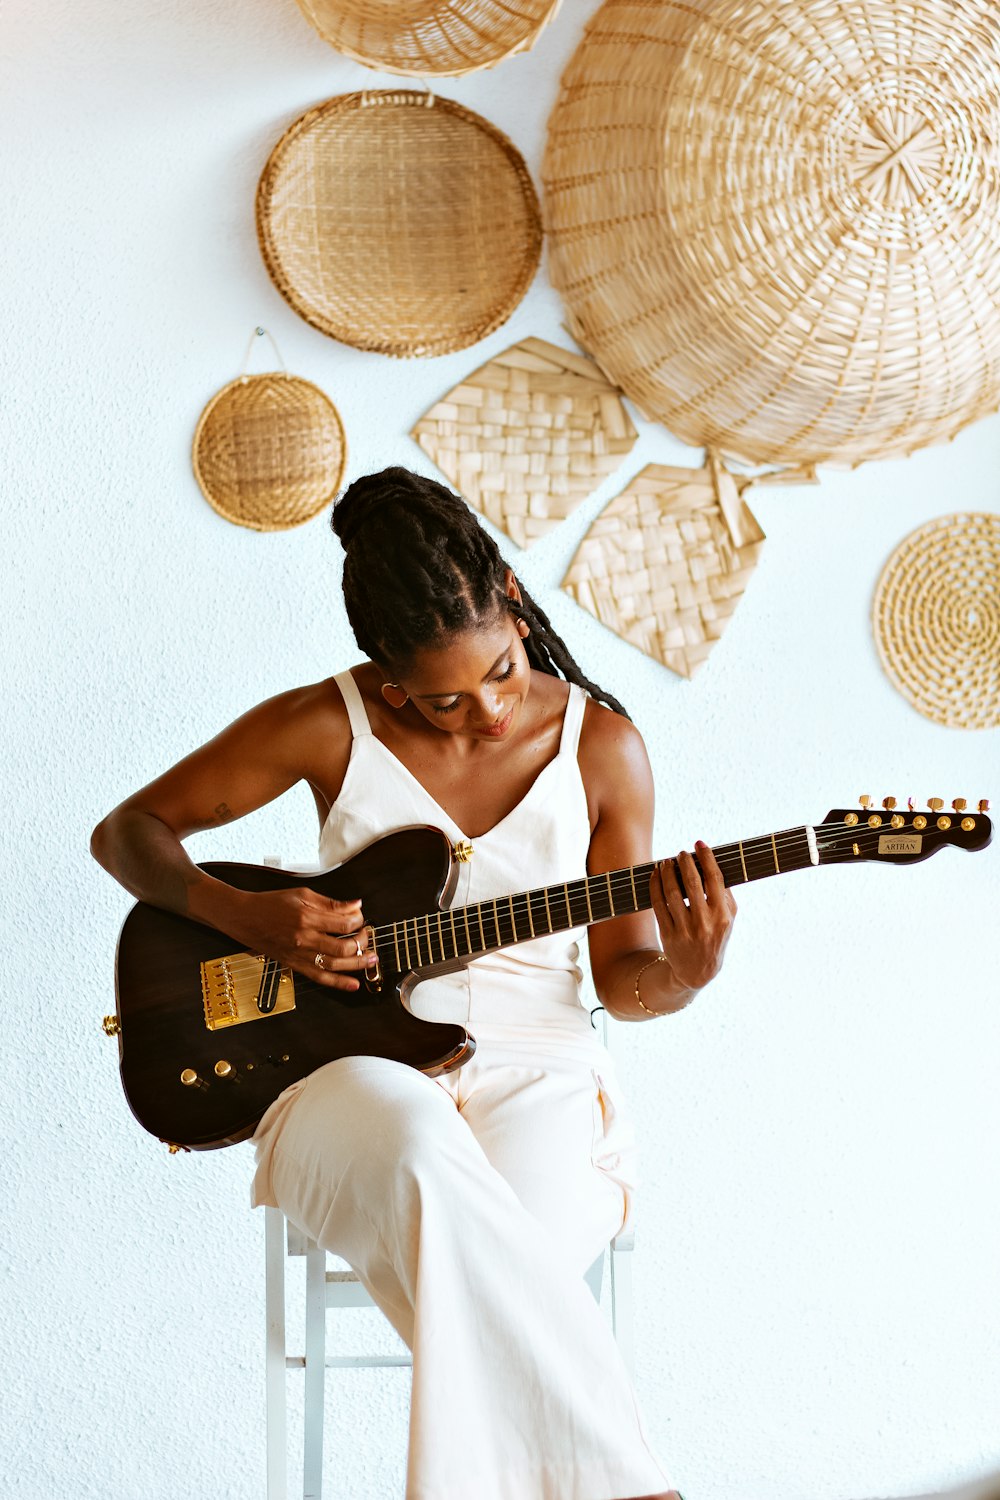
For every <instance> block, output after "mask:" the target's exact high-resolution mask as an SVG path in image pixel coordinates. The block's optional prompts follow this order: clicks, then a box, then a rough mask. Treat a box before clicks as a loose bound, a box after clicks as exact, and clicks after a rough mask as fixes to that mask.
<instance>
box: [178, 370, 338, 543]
mask: <svg viewBox="0 0 1000 1500" xmlns="http://www.w3.org/2000/svg"><path fill="white" fill-rule="evenodd" d="M346 458H347V445H346V443H345V441H344V429H343V427H342V426H341V422H340V417H339V416H338V414H337V409H336V407H335V406H334V405H333V403H332V402H331V401H330V399H329V397H327V396H325V395H324V394H323V392H322V391H321V390H319V389H318V387H316V386H314V385H312V384H310V382H309V381H308V380H300V379H299V377H298V376H296V375H284V374H281V373H280V372H277V371H271V372H270V373H268V374H266V375H241V376H240V377H239V379H237V380H233V381H231V382H230V383H229V385H226V386H223V388H222V390H221V391H219V392H218V394H217V395H215V396H213V397H212V399H211V401H210V402H209V403H208V405H207V406H206V407H205V410H204V411H203V412H202V414H201V418H200V420H199V422H198V426H197V428H196V430H195V435H194V451H193V460H194V473H195V478H196V479H197V481H198V483H199V485H200V486H201V490H202V494H203V495H204V496H205V499H206V500H207V501H208V503H209V505H211V506H213V507H214V508H215V509H216V510H217V511H218V512H219V515H220V516H225V518H226V520H227V521H234V522H235V523H236V524H237V525H238V526H249V527H250V529H251V530H253V531H286V530H287V529H288V528H289V527H291V526H299V525H301V524H302V522H303V521H308V520H310V519H311V517H313V516H315V515H316V514H318V512H319V511H321V510H322V509H323V507H324V506H325V505H327V504H328V503H329V502H330V501H331V500H332V499H333V497H334V495H335V494H336V493H337V490H338V489H339V487H340V481H341V478H342V476H343V473H344V464H345V462H346Z"/></svg>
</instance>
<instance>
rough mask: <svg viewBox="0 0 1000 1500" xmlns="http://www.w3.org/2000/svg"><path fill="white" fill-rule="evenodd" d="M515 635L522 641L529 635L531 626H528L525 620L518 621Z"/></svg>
mask: <svg viewBox="0 0 1000 1500" xmlns="http://www.w3.org/2000/svg"><path fill="white" fill-rule="evenodd" d="M517 633H518V635H519V636H520V637H521V639H522V641H523V640H524V639H525V637H526V636H529V635H530V634H531V626H530V625H529V624H528V622H527V620H518V622H517Z"/></svg>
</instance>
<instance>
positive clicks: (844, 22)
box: [543, 0, 1000, 463]
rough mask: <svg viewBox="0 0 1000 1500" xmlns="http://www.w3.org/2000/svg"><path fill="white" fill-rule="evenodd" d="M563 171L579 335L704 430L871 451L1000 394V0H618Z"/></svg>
mask: <svg viewBox="0 0 1000 1500" xmlns="http://www.w3.org/2000/svg"><path fill="white" fill-rule="evenodd" d="M543 181H544V186H545V191H546V195H547V201H546V228H547V230H548V232H549V256H550V270H551V276H552V280H553V282H554V284H555V285H556V287H557V288H558V289H559V291H560V292H561V293H562V296H563V298H564V301H565V303H566V307H567V310H568V314H569V324H570V328H571V331H572V333H573V335H574V337H575V338H576V339H577V340H578V341H579V342H580V344H581V345H582V346H583V347H584V348H586V349H588V350H590V351H591V352H592V353H593V354H594V355H595V356H596V357H597V359H598V360H599V361H600V364H601V366H602V368H603V369H604V370H605V371H606V372H607V373H608V375H609V376H610V377H611V378H612V379H614V380H616V381H617V382H618V383H619V384H620V386H621V387H622V389H623V390H624V392H625V393H626V395H628V396H630V397H632V399H633V400H634V401H635V402H636V403H637V405H638V406H639V407H640V409H641V410H642V411H643V412H645V413H646V414H647V415H649V416H650V417H651V418H654V419H656V420H659V421H661V422H663V423H664V425H665V426H666V427H668V428H669V429H670V430H671V431H672V432H675V433H677V434H678V435H679V436H680V437H682V438H684V439H685V440H686V441H687V442H689V443H693V444H712V445H715V446H718V447H720V448H721V449H722V450H723V451H725V452H728V453H731V454H734V455H739V456H741V457H743V458H744V459H749V460H751V461H754V462H775V461H777V462H790V463H801V462H807V463H822V462H827V461H831V460H832V461H836V462H848V463H857V462H860V461H861V460H863V459H868V458H873V457H876V456H880V455H882V456H884V455H890V454H892V455H898V454H901V453H905V452H910V451H912V450H913V449H915V448H919V447H922V446H923V445H925V444H927V443H932V442H936V441H939V440H941V439H943V438H947V437H950V436H952V435H954V433H955V432H956V431H957V430H958V429H959V428H960V427H962V426H963V425H964V424H966V423H968V422H971V421H973V420H975V419H976V418H977V417H979V416H981V415H982V414H983V413H985V412H987V411H991V410H994V409H996V407H997V405H998V402H1000V246H998V236H997V224H998V222H1000V10H998V7H997V6H996V4H995V3H994V0H857V3H852V4H841V3H832V0H796V3H790V0H752V3H748V0H606V3H605V4H604V5H603V6H602V7H601V9H600V10H599V11H598V12H597V14H596V15H595V16H594V17H593V18H592V20H591V22H590V24H589V26H588V28H587V31H586V34H585V37H584V40H583V41H582V43H581V44H580V47H579V48H578V50H577V52H576V54H575V56H574V57H573V59H572V61H571V63H570V65H569V68H568V69H567V71H566V73H565V74H564V75H563V79H562V87H561V91H560V94H559V98H558V101H557V104H556V107H555V109H554V111H553V113H552V116H551V118H550V124H549V136H548V144H547V150H546V156H545V162H544V166H543Z"/></svg>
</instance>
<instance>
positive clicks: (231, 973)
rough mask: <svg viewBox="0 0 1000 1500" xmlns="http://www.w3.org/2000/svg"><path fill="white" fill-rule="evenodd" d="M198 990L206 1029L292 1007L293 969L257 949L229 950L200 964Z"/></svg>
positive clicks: (236, 1023) (263, 1017)
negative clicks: (226, 953) (202, 1003)
mask: <svg viewBox="0 0 1000 1500" xmlns="http://www.w3.org/2000/svg"><path fill="white" fill-rule="evenodd" d="M201 994H202V999H203V1000H204V1002H205V1025H206V1026H207V1027H208V1029H209V1031H219V1030H221V1028H222V1027H223V1026H242V1025H243V1023H244V1022H245V1021H264V1020H266V1019H267V1017H268V1016H276V1015H280V1014H281V1012H282V1011H286V1010H294V1009H295V985H294V982H293V980H292V971H291V970H290V969H281V968H279V967H278V965H277V964H276V963H275V962H274V960H273V959H270V958H265V957H264V956H263V955H262V954H259V953H230V954H228V955H227V956H226V957H225V958H213V959H210V960H209V961H208V963H204V964H202V966H201Z"/></svg>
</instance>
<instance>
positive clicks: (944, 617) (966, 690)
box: [872, 511, 1000, 729]
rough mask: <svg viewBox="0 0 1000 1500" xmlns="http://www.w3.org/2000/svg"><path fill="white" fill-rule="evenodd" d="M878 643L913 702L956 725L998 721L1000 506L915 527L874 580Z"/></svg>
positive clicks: (893, 677) (987, 725) (989, 725)
mask: <svg viewBox="0 0 1000 1500" xmlns="http://www.w3.org/2000/svg"><path fill="white" fill-rule="evenodd" d="M872 623H873V626H874V630H875V644H876V647H877V648H878V654H879V657H880V658H881V661H882V665H883V667H884V668H885V671H886V675H887V676H888V678H889V681H890V682H891V683H892V685H893V686H894V687H895V688H897V689H898V690H899V692H900V693H902V695H903V697H904V698H905V699H906V700H907V702H908V703H911V704H912V705H913V707H914V708H916V709H919V711H920V712H921V713H922V714H924V715H926V717H927V718H928V719H933V720H934V721H935V722H936V723H938V724H947V725H949V726H950V727H951V728H953V729H996V728H997V727H998V726H1000V515H994V514H991V513H989V512H983V511H979V512H976V511H974V512H971V513H969V512H965V513H962V514H958V515H949V516H939V517H938V519H937V520H935V521H929V522H928V523H927V525H926V526H921V527H920V528H919V529H918V530H917V531H914V532H911V533H910V535H909V536H908V537H906V538H905V539H904V541H902V542H901V543H900V545H899V546H898V547H897V549H896V551H895V552H894V553H893V554H892V556H891V557H890V559H889V561H888V562H887V563H886V566H885V568H884V569H883V572H882V576H881V578H880V579H879V581H878V585H877V587H876V589H875V599H874V603H873V606H872Z"/></svg>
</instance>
